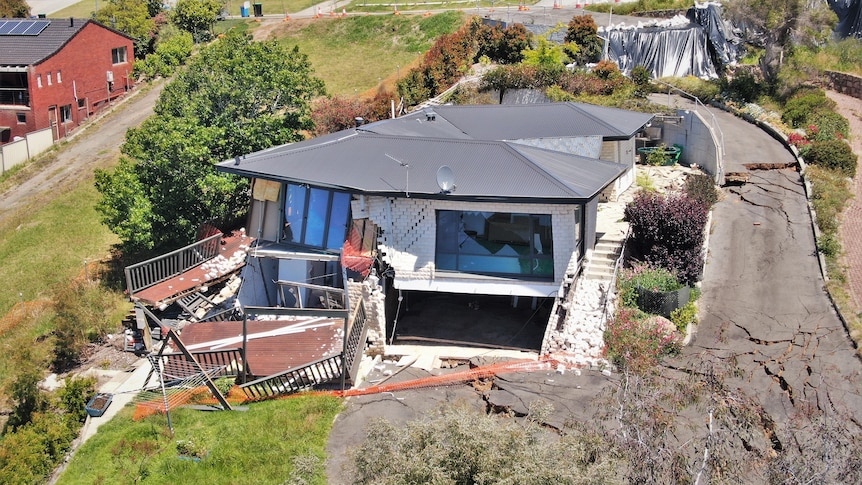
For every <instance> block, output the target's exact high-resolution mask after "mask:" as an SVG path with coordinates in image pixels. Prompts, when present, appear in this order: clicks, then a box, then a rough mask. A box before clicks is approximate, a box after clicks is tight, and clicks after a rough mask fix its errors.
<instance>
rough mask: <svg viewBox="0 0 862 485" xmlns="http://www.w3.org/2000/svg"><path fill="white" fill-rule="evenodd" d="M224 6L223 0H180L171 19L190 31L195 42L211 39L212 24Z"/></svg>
mask: <svg viewBox="0 0 862 485" xmlns="http://www.w3.org/2000/svg"><path fill="white" fill-rule="evenodd" d="M222 8H224V2H223V1H221V0H179V1H178V2H177V6H176V7H175V8H174V10H173V14H172V15H171V20H172V21H173V23H174V24H176V25H177V26H178V27H179V28H181V29H183V30H185V31H187V32H190V33H191V34H192V36H194V38H195V42H203V41H207V40H209V39H210V35H211V30H212V26H213V24H214V23H215V21H216V17H217V16H218V14H219V12H221V10H222Z"/></svg>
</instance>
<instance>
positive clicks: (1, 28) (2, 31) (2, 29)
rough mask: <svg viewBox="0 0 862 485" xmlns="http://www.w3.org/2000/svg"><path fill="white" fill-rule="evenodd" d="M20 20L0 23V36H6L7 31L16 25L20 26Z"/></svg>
mask: <svg viewBox="0 0 862 485" xmlns="http://www.w3.org/2000/svg"><path fill="white" fill-rule="evenodd" d="M20 23H21V21H20V20H4V21H2V22H0V35H8V34H9V31H11V30H12V29H13V28H15V26H16V25H18V24H20Z"/></svg>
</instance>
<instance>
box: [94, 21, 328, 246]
mask: <svg viewBox="0 0 862 485" xmlns="http://www.w3.org/2000/svg"><path fill="white" fill-rule="evenodd" d="M323 92H324V86H323V82H322V81H320V80H319V79H317V78H315V77H314V76H313V73H312V70H311V66H310V64H309V62H308V59H307V58H306V56H305V55H304V54H302V53H300V52H299V50H298V49H297V48H293V49H288V48H285V47H282V46H280V45H279V44H278V43H276V42H275V41H270V42H262V43H261V42H253V41H252V40H251V37H250V36H249V35H247V34H243V33H238V32H235V31H232V32H231V33H228V34H227V35H226V36H225V37H224V38H222V39H219V40H217V41H216V42H214V43H213V44H211V45H209V46H207V47H205V48H204V49H202V50H201V52H200V53H199V54H198V55H197V56H196V57H195V58H193V60H192V61H191V62H190V63H189V65H188V68H187V70H185V71H183V72H181V73H180V74H178V75H177V77H176V79H175V80H174V81H172V82H171V83H170V84H169V85H167V86H166V87H165V90H164V92H163V93H162V94H161V97H160V98H159V101H158V102H157V104H156V107H155V113H156V114H155V116H153V117H151V118H150V119H148V120H147V121H145V122H144V123H143V124H142V125H141V126H140V127H139V128H135V129H131V130H129V131H128V133H127V134H126V142H125V143H124V144H123V146H122V149H121V150H122V152H123V154H124V155H125V158H123V159H122V160H121V161H120V164H119V165H118V166H117V168H116V169H115V170H113V171H111V172H108V171H98V172H97V173H96V188H97V189H98V190H99V192H101V194H102V200H101V201H100V202H99V203H98V205H97V209H98V211H99V212H100V213H101V214H102V217H103V222H104V223H105V224H106V225H107V226H108V227H109V228H110V229H111V230H112V231H113V232H114V233H115V234H117V235H118V236H119V237H120V239H121V241H122V246H123V249H124V250H126V251H127V252H132V253H137V252H143V251H148V250H159V251H164V250H168V249H173V248H176V247H179V246H181V245H184V244H187V243H189V242H192V241H193V240H194V237H195V234H196V232H197V229H198V228H199V227H200V225H201V224H203V223H212V224H215V225H216V226H221V227H224V226H225V225H227V224H230V223H231V222H233V221H234V220H236V219H237V218H238V217H241V216H242V215H243V214H244V213H245V212H246V211H247V209H248V203H249V199H248V190H247V189H248V181H247V180H246V179H243V178H240V177H234V176H231V175H228V174H223V173H218V172H216V171H215V169H214V167H213V164H215V163H218V162H221V161H223V160H227V159H230V158H233V157H235V156H239V155H243V154H246V153H250V152H254V151H257V150H262V149H264V148H268V147H271V146H273V145H279V144H283V143H287V142H291V141H298V140H300V139H302V135H301V133H300V131H301V130H307V129H310V128H311V126H312V123H311V118H310V102H311V99H312V98H313V97H315V96H318V95H320V94H323Z"/></svg>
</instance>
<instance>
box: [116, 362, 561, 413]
mask: <svg viewBox="0 0 862 485" xmlns="http://www.w3.org/2000/svg"><path fill="white" fill-rule="evenodd" d="M565 357H566V356H565V355H562V354H558V355H556V356H551V355H544V356H541V357H539V359H538V360H532V359H523V360H513V361H507V362H499V363H495V364H489V365H484V366H479V367H474V368H472V369H469V370H465V371H461V372H452V373H449V374H441V375H436V376H429V377H422V378H419V379H412V380H409V381H404V382H394V383H391V384H379V385H374V386H369V387H366V388H356V389H347V390H344V391H339V390H335V391H311V392H300V393H293V394H281V395H277V396H265V397H261V398H258V399H245V398H244V397H245V396H243V395H242V393H241V392H239V391H238V387H234V388H232V389H231V392H230V393H229V394H228V396H227V399H228V401H229V402H232V403H243V402H256V401H266V400H269V399H283V398H292V397H297V396H309V395H318V396H321V395H325V396H335V397H351V396H365V395H369V394H380V393H385V392H396V391H406V390H410V389H423V388H429V387H442V386H451V385H454V384H460V383H463V382H470V381H476V380H480V379H488V378H490V377H494V376H497V375H498V374H506V373H511V372H541V371H548V370H553V369H556V368H557V366H559V365H561V364H564V365H566V366H568V367H576V366H575V365H573V364H569V363H566V358H565ZM202 394H206V395H202ZM167 400H168V408H169V409H174V408H176V407H178V406H182V405H184V404H188V403H189V402H192V401H193V402H195V403H197V404H218V401H216V400H215V398H213V397H212V395H210V394H209V389H208V388H207V387H206V386H200V387H197V388H194V389H190V390H188V391H184V392H180V393H175V394H172V395H169V396H168V397H167ZM164 406H165V402H164V397H163V396H158V397H156V398H154V399H151V400H148V401H142V402H139V403H137V406H136V408H135V414H134V418H133V419H135V420H139V419H143V418H145V417H147V416H151V415H153V414H161V413H164Z"/></svg>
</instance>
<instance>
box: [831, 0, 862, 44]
mask: <svg viewBox="0 0 862 485" xmlns="http://www.w3.org/2000/svg"><path fill="white" fill-rule="evenodd" d="M829 7H830V8H832V11H833V12H835V14H836V15H838V25H837V26H836V27H835V33H836V34H838V36H839V37H841V38H844V37H856V38H862V0H829Z"/></svg>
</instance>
